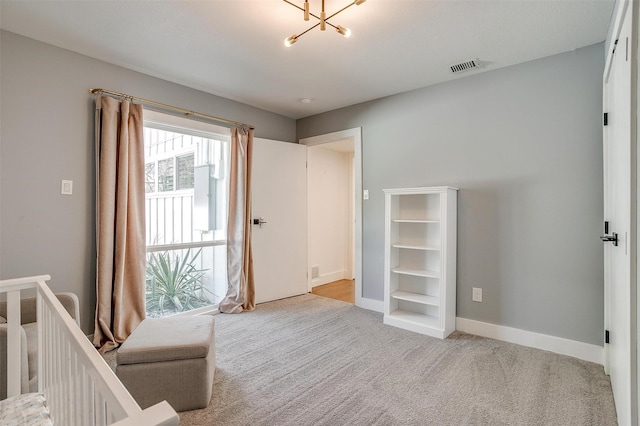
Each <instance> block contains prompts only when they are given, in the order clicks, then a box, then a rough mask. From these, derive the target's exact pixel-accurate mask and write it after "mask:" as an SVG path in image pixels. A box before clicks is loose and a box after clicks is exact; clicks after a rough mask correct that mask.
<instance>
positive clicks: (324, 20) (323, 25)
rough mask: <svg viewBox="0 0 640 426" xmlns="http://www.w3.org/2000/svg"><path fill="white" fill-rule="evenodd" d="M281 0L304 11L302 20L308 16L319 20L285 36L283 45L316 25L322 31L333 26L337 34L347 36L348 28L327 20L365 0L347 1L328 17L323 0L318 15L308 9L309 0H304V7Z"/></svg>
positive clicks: (349, 31) (289, 43)
mask: <svg viewBox="0 0 640 426" xmlns="http://www.w3.org/2000/svg"><path fill="white" fill-rule="evenodd" d="M283 1H284V2H285V3H289V4H290V5H291V6H293V7H295V8H296V9H300V10H301V11H303V12H304V20H305V21H308V20H309V17H310V16H313V17H314V18H316V19H317V20H318V21H319V22H318V23H317V24H315V25H314V26H312V27H310V28H308V29H307V30H305V31H303V32H301V33H300V34H294V35H292V36H291V37H287V38H286V39H285V40H284V45H285V46H287V47H289V46H291V45H292V44H293V43H295V42H296V41H298V38H300V37H301V36H303V35H304V34H306V33H308V32H309V31H311V30H312V29H314V28H316V27H317V26H320V31H324V30H326V29H327V25H329V26H330V27H333V28H334V29H335V30H336V31H337V32H338V33H339V34H341V35H343V36H345V37H349V36H350V35H351V30H350V29H349V28H346V27H343V26H342V25H333V24H332V23H331V22H329V20H330V19H331V18H333V17H334V16H336V15H337V14H339V13H340V12H343V11H345V10H347V9H348V8H350V7H351V6H353V5H354V4H355V5H356V6H359V5H361V4H362V3H364V2H365V1H366V0H354V1H353V2H352V3H349V4H348V5H346V6H345V7H343V8H342V9H340V10H339V11H337V12H336V13H334V14H332V15H329V16H328V17H327V14H326V12H325V11H324V0H322V11H321V12H320V16H318V15H316V14H315V13H311V12H310V11H309V0H304V7H300V6H298V5H297V4H294V3H291V2H290V1H289V0H283Z"/></svg>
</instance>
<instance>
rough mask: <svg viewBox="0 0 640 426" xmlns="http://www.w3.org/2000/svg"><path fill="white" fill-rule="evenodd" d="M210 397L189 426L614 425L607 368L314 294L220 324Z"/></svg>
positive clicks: (221, 319) (186, 419)
mask: <svg viewBox="0 0 640 426" xmlns="http://www.w3.org/2000/svg"><path fill="white" fill-rule="evenodd" d="M216 345H217V370H216V376H215V383H214V387H213V397H212V399H211V403H210V404H209V406H208V407H207V408H205V409H202V410H194V411H189V412H183V413H180V424H181V425H323V424H326V425H347V424H348V425H373V424H380V425H581V426H583V425H598V426H604V425H615V424H616V414H615V406H614V402H613V396H612V392H611V385H610V382H609V378H608V377H607V376H606V375H605V374H604V372H603V368H602V366H600V365H596V364H592V363H589V362H585V361H580V360H578V359H575V358H571V357H567V356H562V355H557V354H553V353H551V352H545V351H540V350H536V349H531V348H526V347H522V346H518V345H513V344H509V343H504V342H500V341H496V340H491V339H485V338H480V337H476V336H471V335H468V334H463V333H454V334H453V335H452V336H451V337H449V338H448V339H446V340H439V339H435V338H431V337H427V336H423V335H420V334H416V333H412V332H408V331H404V330H401V329H398V328H395V327H390V326H386V325H383V324H382V315H381V314H379V313H375V312H371V311H366V310H363V309H359V308H356V307H355V306H353V305H351V304H348V303H344V302H339V301H335V300H331V299H326V298H323V297H319V296H314V295H310V294H308V295H303V296H299V297H294V298H290V299H285V300H280V301H276V302H271V303H266V304H262V305H258V307H257V308H256V309H255V311H253V312H246V313H242V314H240V315H217V316H216Z"/></svg>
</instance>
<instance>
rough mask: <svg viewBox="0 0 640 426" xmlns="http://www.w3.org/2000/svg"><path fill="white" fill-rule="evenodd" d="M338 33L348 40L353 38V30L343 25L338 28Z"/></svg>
mask: <svg viewBox="0 0 640 426" xmlns="http://www.w3.org/2000/svg"><path fill="white" fill-rule="evenodd" d="M336 31H337V32H339V33H340V34H342V35H343V36H345V37H346V38H349V37H351V30H350V29H349V28H345V27H343V26H342V25H338V26H336Z"/></svg>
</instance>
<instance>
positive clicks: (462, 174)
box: [297, 44, 604, 345]
mask: <svg viewBox="0 0 640 426" xmlns="http://www.w3.org/2000/svg"><path fill="white" fill-rule="evenodd" d="M603 69H604V48H603V44H598V45H594V46H590V47H586V48H583V49H579V50H577V51H573V52H569V53H564V54H560V55H556V56H552V57H548V58H544V59H540V60H536V61H532V62H528V63H525V64H521V65H516V66H512V67H508V68H503V69H499V70H494V71H488V72H484V73H481V74H477V75H472V76H469V77H466V78H462V79H458V80H456V81H452V82H448V83H444V84H441V85H437V86H432V87H428V88H425V89H421V90H415V91H412V92H408V93H404V94H400V95H395V96H391V97H388V98H383V99H379V100H376V101H371V102H367V103H363V104H359V105H355V106H352V107H348V108H343V109H340V110H336V111H332V112H328V113H325V114H321V115H318V116H313V117H308V118H305V119H301V120H298V122H297V129H298V133H297V136H298V138H305V137H310V136H316V135H319V134H324V133H329V132H334V131H338V130H342V129H348V128H353V127H360V126H361V127H362V131H363V184H364V188H365V189H368V190H369V193H370V199H369V200H367V201H364V203H363V227H364V229H363V293H364V294H363V296H364V297H367V298H372V299H378V300H382V299H383V260H384V248H383V246H384V196H383V192H382V189H383V188H394V187H413V186H432V185H451V186H456V187H459V188H460V192H459V198H458V201H459V204H458V209H459V214H458V259H457V260H458V283H457V292H458V301H457V315H458V316H459V317H463V318H469V319H474V320H478V321H484V322H489V323H494V324H500V325H503V326H509V327H515V328H519V329H524V330H530V331H535V332H540V333H544V334H549V335H554V336H559V337H564V338H568V339H573V340H577V341H582V342H587V343H593V344H597V345H600V344H602V333H603V247H602V243H601V242H600V240H599V238H598V237H599V235H600V233H601V232H602V217H603V216H602V209H603V204H602V195H603V194H602V128H601V111H602V72H603ZM472 287H482V288H483V290H484V294H483V296H484V302H483V303H477V302H472V301H471V288H472Z"/></svg>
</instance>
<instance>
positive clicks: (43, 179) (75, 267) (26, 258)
mask: <svg viewBox="0 0 640 426" xmlns="http://www.w3.org/2000/svg"><path fill="white" fill-rule="evenodd" d="M0 57H1V59H2V60H1V62H0V91H1V95H0V96H1V102H0V120H1V122H0V127H1V131H0V278H3V279H5V278H14V277H19V276H24V275H35V274H45V273H46V274H51V275H52V280H51V282H50V284H51V287H52V288H53V290H54V291H72V292H75V293H76V294H77V295H78V297H79V298H80V301H81V307H80V308H81V312H80V315H81V318H82V327H83V329H84V330H85V332H93V326H92V322H93V315H94V309H95V283H94V280H95V278H94V268H95V238H94V230H93V224H94V186H95V179H94V167H93V164H94V150H93V114H94V113H93V111H94V107H93V100H92V96H91V95H90V94H89V92H88V90H89V89H90V88H93V87H102V88H106V89H111V90H116V91H120V92H124V93H129V94H132V95H135V96H139V97H142V98H147V99H153V100H155V101H159V102H163V103H167V104H172V105H177V106H181V107H185V108H189V109H192V110H195V111H198V112H203V113H207V114H212V115H216V116H220V117H225V118H229V119H232V120H236V121H240V122H245V123H250V124H253V125H254V126H255V127H256V136H257V137H261V138H267V139H275V140H283V141H290V142H295V140H296V137H295V131H296V129H295V121H294V120H292V119H289V118H286V117H283V116H280V115H277V114H273V113H270V112H267V111H264V110H260V109H257V108H253V107H250V106H247V105H244V104H241V103H238V102H234V101H230V100H228V99H223V98H220V97H217V96H213V95H209V94H206V93H203V92H200V91H197V90H193V89H189V88H187V87H184V86H180V85H177V84H173V83H169V82H166V81H163V80H160V79H157V78H153V77H149V76H147V75H144V74H141V73H137V72H134V71H130V70H127V69H124V68H121V67H117V66H114V65H110V64H107V63H104V62H101V61H98V60H94V59H91V58H88V57H86V56H82V55H78V54H75V53H72V52H69V51H67V50H63V49H59V48H57V47H54V46H51V45H47V44H44V43H40V42H37V41H34V40H30V39H27V38H24V37H21V36H18V35H15V34H12V33H9V32H4V31H3V32H0ZM61 179H72V180H73V195H72V196H63V195H60V180H61Z"/></svg>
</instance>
